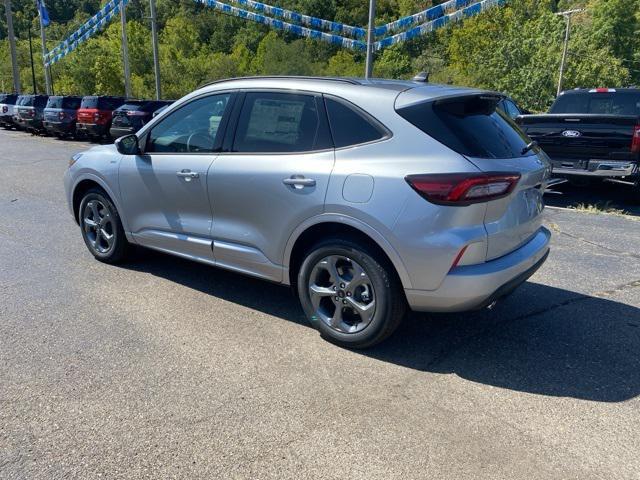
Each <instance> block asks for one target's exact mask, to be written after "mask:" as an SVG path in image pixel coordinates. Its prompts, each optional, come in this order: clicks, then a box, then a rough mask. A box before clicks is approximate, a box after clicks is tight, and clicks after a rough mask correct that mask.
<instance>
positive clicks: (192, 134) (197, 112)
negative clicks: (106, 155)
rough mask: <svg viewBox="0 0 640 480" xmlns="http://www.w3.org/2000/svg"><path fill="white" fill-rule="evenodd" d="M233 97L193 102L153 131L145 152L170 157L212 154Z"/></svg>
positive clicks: (215, 96) (220, 96)
mask: <svg viewBox="0 0 640 480" xmlns="http://www.w3.org/2000/svg"><path fill="white" fill-rule="evenodd" d="M230 98H231V94H230V93H224V94H220V95H210V96H207V97H201V98H198V99H196V100H193V101H191V102H190V103H188V104H187V105H184V106H183V107H181V108H179V109H178V110H176V111H175V112H172V113H171V114H170V115H168V116H167V117H165V118H164V119H163V120H162V121H161V122H160V123H159V124H158V125H156V126H155V127H153V129H152V130H151V132H150V134H149V138H148V140H147V146H146V149H145V151H146V152H148V153H153V152H171V153H206V152H213V151H214V148H215V145H217V140H219V139H218V136H219V134H220V123H221V122H222V117H223V115H224V113H225V111H226V110H227V106H228V104H229V99H230Z"/></svg>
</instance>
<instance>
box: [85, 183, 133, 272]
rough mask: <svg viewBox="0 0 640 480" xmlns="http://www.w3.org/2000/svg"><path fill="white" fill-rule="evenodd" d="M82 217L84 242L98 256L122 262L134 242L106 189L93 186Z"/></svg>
mask: <svg viewBox="0 0 640 480" xmlns="http://www.w3.org/2000/svg"><path fill="white" fill-rule="evenodd" d="M79 220H80V228H81V231H82V238H83V239H84V243H85V245H86V246H87V248H88V249H89V251H90V252H91V254H92V255H93V256H94V257H95V258H96V259H97V260H100V261H101V262H105V263H119V262H121V261H123V260H124V259H125V258H126V256H127V253H128V252H129V250H130V247H131V246H130V244H129V242H128V241H127V238H126V236H125V234H124V229H123V228H122V222H121V221H120V216H119V215H118V211H117V210H116V207H115V205H114V204H113V202H112V201H111V199H110V198H109V196H108V195H107V194H106V193H105V192H104V191H103V190H101V189H98V188H94V189H91V190H89V191H88V192H87V193H86V194H85V196H84V197H83V198H82V201H81V202H80V209H79Z"/></svg>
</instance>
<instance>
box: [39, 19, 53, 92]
mask: <svg viewBox="0 0 640 480" xmlns="http://www.w3.org/2000/svg"><path fill="white" fill-rule="evenodd" d="M38 18H39V19H40V40H41V41H42V68H43V69H44V83H45V86H46V88H47V95H51V94H52V90H51V72H50V71H49V67H48V66H47V64H46V62H45V60H44V58H45V56H46V55H47V37H46V35H45V33H44V23H43V21H42V14H40V15H38Z"/></svg>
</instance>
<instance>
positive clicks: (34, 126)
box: [20, 118, 42, 130]
mask: <svg viewBox="0 0 640 480" xmlns="http://www.w3.org/2000/svg"><path fill="white" fill-rule="evenodd" d="M20 124H21V125H22V126H23V127H24V128H26V129H27V130H41V129H42V120H41V119H39V118H20Z"/></svg>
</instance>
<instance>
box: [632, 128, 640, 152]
mask: <svg viewBox="0 0 640 480" xmlns="http://www.w3.org/2000/svg"><path fill="white" fill-rule="evenodd" d="M631 152H632V153H640V125H636V126H635V127H633V138H632V139H631Z"/></svg>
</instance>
